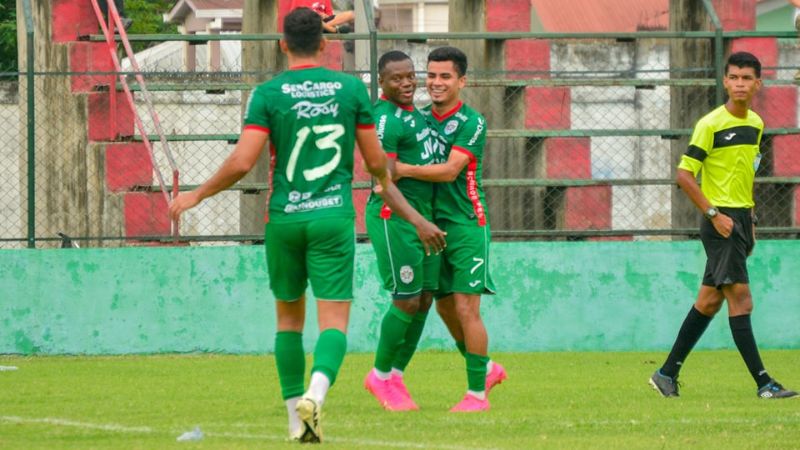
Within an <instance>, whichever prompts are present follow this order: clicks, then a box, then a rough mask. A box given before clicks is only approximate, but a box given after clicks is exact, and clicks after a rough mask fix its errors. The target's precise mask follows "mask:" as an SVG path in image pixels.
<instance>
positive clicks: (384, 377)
mask: <svg viewBox="0 0 800 450" xmlns="http://www.w3.org/2000/svg"><path fill="white" fill-rule="evenodd" d="M372 371H373V372H375V376H376V377H378V379H379V380H382V381H386V380H388V379H389V378H391V377H392V373H391V372H381V371H380V370H378V369H376V368H374V367H373V368H372Z"/></svg>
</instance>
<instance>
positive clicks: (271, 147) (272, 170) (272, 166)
mask: <svg viewBox="0 0 800 450" xmlns="http://www.w3.org/2000/svg"><path fill="white" fill-rule="evenodd" d="M275 159H276V158H275V145H273V144H272V142H270V143H269V173H268V174H267V176H268V177H269V180H268V181H267V185H268V190H267V208H266V209H265V210H264V223H269V200H270V199H271V198H272V180H273V179H274V178H275Z"/></svg>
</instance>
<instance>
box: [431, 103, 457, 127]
mask: <svg viewBox="0 0 800 450" xmlns="http://www.w3.org/2000/svg"><path fill="white" fill-rule="evenodd" d="M462 105H464V103H463V102H462V101H460V100H459V102H458V104H457V105H456V106H454V107H453V109H451V110H450V111H447V112H446V113H444V114H442V115H441V116H440V115H439V114H436V111H434V110H433V108H431V114H432V115H433V118H434V119H436V120H438V121H439V122H441V121H443V120H444V119H447V118H448V117H450V116H452V115H453V114H455V113H457V112H458V110H459V109H461V106H462Z"/></svg>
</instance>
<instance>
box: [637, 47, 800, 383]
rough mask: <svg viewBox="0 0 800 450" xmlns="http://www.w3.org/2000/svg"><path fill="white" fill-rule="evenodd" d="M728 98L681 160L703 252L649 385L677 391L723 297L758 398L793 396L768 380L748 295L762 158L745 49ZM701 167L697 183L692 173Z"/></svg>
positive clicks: (757, 68)
mask: <svg viewBox="0 0 800 450" xmlns="http://www.w3.org/2000/svg"><path fill="white" fill-rule="evenodd" d="M723 84H724V86H725V90H726V91H727V93H728V101H727V102H726V103H725V104H724V105H722V106H720V107H718V108H716V109H715V110H713V111H711V112H710V113H708V114H706V115H705V116H704V117H703V118H701V119H700V120H699V121H698V122H697V125H695V128H694V132H693V133H692V139H691V141H690V142H689V149H688V150H687V151H686V154H684V155H683V156H682V157H681V162H680V164H679V165H678V174H677V180H676V181H677V183H678V186H680V188H681V189H682V190H683V192H685V193H686V195H687V196H688V197H689V199H690V200H691V201H692V203H694V205H695V206H696V207H697V209H699V210H700V211H701V212H703V215H704V216H705V217H704V219H702V221H701V224H700V239H701V240H702V242H703V248H704V249H705V252H706V258H707V261H706V268H705V272H704V274H703V282H702V285H701V286H700V292H699V293H698V294H697V300H696V301H695V303H694V306H693V307H692V308H691V309H690V310H689V314H688V315H687V316H686V318H685V319H684V321H683V325H682V326H681V328H680V331H679V332H678V337H677V338H676V339H675V344H674V345H673V347H672V351H670V353H669V356H667V360H666V362H665V363H664V365H663V366H662V367H661V368H660V369H658V370H656V372H655V373H654V374H653V376H652V377H650V380H649V381H650V385H651V386H653V388H654V389H655V390H656V391H658V392H659V393H660V394H661V395H663V396H664V397H677V396H678V382H677V379H678V373H679V372H680V370H681V367H683V362H684V361H685V360H686V357H687V356H689V352H691V351H692V348H693V347H694V345H695V343H697V341H698V339H700V336H702V335H703V332H704V331H705V330H706V327H707V326H708V324H709V322H711V319H712V318H714V315H716V314H717V312H718V311H719V310H720V308H721V307H722V303H723V301H725V300H727V302H728V321H729V323H730V327H731V333H732V334H733V340H734V342H735V343H736V348H738V349H739V353H740V354H741V356H742V359H744V362H745V364H746V365H747V369H748V370H749V371H750V375H752V377H753V380H754V381H755V382H756V386H757V388H758V389H757V391H756V392H757V394H758V396H759V397H761V398H787V397H794V396H796V395H797V393H796V392H794V391H790V390H787V389H785V388H784V387H783V386H781V384H780V383H778V382H777V381H775V380H774V379H772V378H771V377H770V376H769V374H767V371H766V370H765V369H764V364H763V363H762V362H761V357H760V356H759V354H758V347H756V340H755V338H754V337H753V329H752V327H751V325H750V313H751V312H752V310H753V297H752V295H751V293H750V284H749V283H750V280H749V277H748V273H747V257H748V256H749V255H750V253H751V252H752V251H753V247H754V246H755V243H756V241H755V220H754V215H753V206H754V205H755V203H754V202H753V178H754V177H755V172H756V170H757V169H758V164H759V161H760V160H761V152H760V150H759V145H760V143H761V135H762V133H763V132H764V122H763V121H762V120H761V117H759V116H758V114H756V113H755V112H754V111H752V110H751V109H750V103H751V100H752V99H753V95H755V93H756V92H758V90H759V88H761V63H760V62H759V61H758V59H757V58H756V57H755V56H753V55H751V54H750V53H746V52H739V53H734V54H732V55H730V57H729V58H728V61H727V64H726V66H725V78H724V79H723ZM700 173H702V185H698V183H697V175H698V174H700Z"/></svg>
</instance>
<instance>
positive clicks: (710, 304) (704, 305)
mask: <svg viewBox="0 0 800 450" xmlns="http://www.w3.org/2000/svg"><path fill="white" fill-rule="evenodd" d="M694 307H695V308H696V309H697V310H698V311H699V312H700V314H702V315H704V316H707V317H714V316H715V315H716V314H717V313H718V312H719V310H720V309H721V308H722V299H719V300H718V301H717V300H703V301H698V302H697V303H695V305H694Z"/></svg>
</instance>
